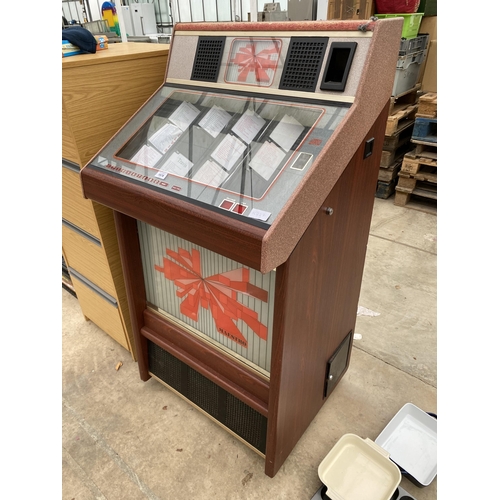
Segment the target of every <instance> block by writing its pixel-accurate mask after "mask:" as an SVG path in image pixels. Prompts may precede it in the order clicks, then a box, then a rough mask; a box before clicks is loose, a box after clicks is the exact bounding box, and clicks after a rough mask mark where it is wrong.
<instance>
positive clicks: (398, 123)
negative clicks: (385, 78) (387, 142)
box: [385, 104, 418, 136]
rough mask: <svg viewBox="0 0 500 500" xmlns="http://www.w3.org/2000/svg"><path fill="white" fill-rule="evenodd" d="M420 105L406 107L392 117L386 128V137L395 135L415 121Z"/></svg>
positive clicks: (389, 118)
mask: <svg viewBox="0 0 500 500" xmlns="http://www.w3.org/2000/svg"><path fill="white" fill-rule="evenodd" d="M417 109H418V104H414V105H412V106H406V108H404V109H402V110H401V111H398V112H397V113H394V114H393V115H390V116H389V117H388V118H387V124H386V127H385V135H386V136H387V135H394V134H396V133H397V132H398V131H399V130H401V129H402V128H403V127H405V126H407V125H408V122H410V121H412V120H413V121H414V120H415V115H416V114H417Z"/></svg>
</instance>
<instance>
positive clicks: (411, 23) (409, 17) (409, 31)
mask: <svg viewBox="0 0 500 500" xmlns="http://www.w3.org/2000/svg"><path fill="white" fill-rule="evenodd" d="M375 16H376V17H378V18H379V19H390V18H393V17H402V18H403V19H404V21H403V31H402V33H401V38H408V39H410V38H415V37H416V36H417V35H418V30H419V29H420V23H421V22H422V17H424V15H423V14H422V13H418V12H416V13H414V14H375Z"/></svg>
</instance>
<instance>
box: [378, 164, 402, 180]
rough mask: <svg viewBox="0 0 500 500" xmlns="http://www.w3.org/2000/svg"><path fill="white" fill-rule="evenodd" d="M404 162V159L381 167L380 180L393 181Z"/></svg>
mask: <svg viewBox="0 0 500 500" xmlns="http://www.w3.org/2000/svg"><path fill="white" fill-rule="evenodd" d="M402 164H403V162H402V160H399V161H396V162H394V163H393V164H392V165H389V166H388V167H380V168H379V171H378V180H379V181H381V182H391V181H392V180H393V179H396V178H397V176H398V173H399V172H400V170H401V166H402Z"/></svg>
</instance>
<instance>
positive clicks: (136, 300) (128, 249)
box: [114, 212, 151, 381]
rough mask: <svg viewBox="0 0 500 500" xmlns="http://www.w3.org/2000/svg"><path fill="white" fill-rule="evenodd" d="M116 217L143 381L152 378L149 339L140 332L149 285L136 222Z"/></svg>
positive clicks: (128, 218) (131, 320)
mask: <svg viewBox="0 0 500 500" xmlns="http://www.w3.org/2000/svg"><path fill="white" fill-rule="evenodd" d="M114 219H115V226H116V235H117V237H118V245H119V248H120V258H121V263H122V266H123V271H124V274H123V277H124V280H125V289H126V293H127V300H128V304H129V307H130V322H131V326H132V335H133V341H134V346H135V355H136V357H137V363H138V365H139V374H140V377H141V380H144V381H145V380H148V379H150V378H151V375H149V368H148V353H147V346H146V339H145V338H144V337H142V336H141V335H140V332H141V328H142V327H143V326H144V319H143V312H144V310H145V309H146V287H145V285H144V275H143V273H142V260H141V248H140V245H139V236H138V234H137V221H136V220H135V219H133V218H131V217H127V216H125V215H123V214H120V213H118V212H114Z"/></svg>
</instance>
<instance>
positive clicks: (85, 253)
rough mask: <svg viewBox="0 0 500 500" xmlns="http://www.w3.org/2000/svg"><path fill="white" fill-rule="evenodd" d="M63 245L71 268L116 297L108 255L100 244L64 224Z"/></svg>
mask: <svg viewBox="0 0 500 500" xmlns="http://www.w3.org/2000/svg"><path fill="white" fill-rule="evenodd" d="M62 245H63V250H64V255H65V257H66V259H67V260H66V262H67V264H68V266H69V267H72V268H73V269H75V270H76V271H78V272H79V273H80V274H82V275H83V276H85V277H86V278H88V279H89V280H90V281H91V282H92V283H94V284H96V285H97V286H98V287H100V288H102V289H103V290H104V291H105V292H107V293H109V294H110V295H112V296H113V297H116V290H115V286H114V283H113V278H112V276H111V271H110V269H109V265H108V261H107V259H106V254H105V253H104V250H103V248H102V247H101V245H100V244H98V243H96V242H95V241H93V240H91V238H89V237H88V236H85V235H84V234H82V233H81V232H80V231H78V228H70V227H68V226H67V225H65V224H64V222H63V226H62Z"/></svg>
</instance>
